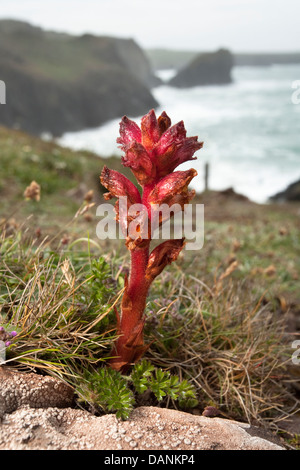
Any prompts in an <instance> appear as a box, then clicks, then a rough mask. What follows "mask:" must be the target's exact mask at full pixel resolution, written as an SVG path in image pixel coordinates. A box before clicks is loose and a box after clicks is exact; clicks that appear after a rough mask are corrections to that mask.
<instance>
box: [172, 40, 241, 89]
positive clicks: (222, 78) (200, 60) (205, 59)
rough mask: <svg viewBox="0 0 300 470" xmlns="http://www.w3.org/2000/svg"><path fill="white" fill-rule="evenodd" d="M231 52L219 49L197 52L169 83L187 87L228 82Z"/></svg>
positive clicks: (231, 63)
mask: <svg viewBox="0 0 300 470" xmlns="http://www.w3.org/2000/svg"><path fill="white" fill-rule="evenodd" d="M232 66H233V56H232V54H231V53H230V52H229V51H227V50H225V49H220V50H218V51H217V52H213V53H206V54H199V55H198V56H197V57H196V58H194V59H193V60H192V62H191V63H190V64H189V65H187V66H186V67H185V68H183V69H182V70H180V71H179V72H178V74H177V75H175V77H173V78H172V79H171V80H170V81H169V85H171V86H175V87H179V88H187V87H194V86H198V85H222V84H226V83H230V82H231V81H232V80H231V68H232Z"/></svg>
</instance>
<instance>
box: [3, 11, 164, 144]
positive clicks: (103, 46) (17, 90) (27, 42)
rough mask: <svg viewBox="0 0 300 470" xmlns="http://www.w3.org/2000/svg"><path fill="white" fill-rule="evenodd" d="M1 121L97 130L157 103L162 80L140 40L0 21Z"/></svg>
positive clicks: (30, 127) (38, 128)
mask: <svg viewBox="0 0 300 470" xmlns="http://www.w3.org/2000/svg"><path fill="white" fill-rule="evenodd" d="M0 80H2V81H4V82H5V84H6V104H5V105H1V106H0V123H1V124H3V125H6V126H7V127H15V128H20V129H22V130H25V131H27V132H30V133H32V134H36V135H39V134H41V133H43V132H48V133H51V134H53V135H54V136H59V135H61V134H63V133H64V132H66V131H76V130H80V129H84V128H89V127H95V126H99V125H101V124H103V123H104V122H106V121H108V120H110V119H113V118H116V117H121V116H122V115H124V114H128V115H131V116H137V115H140V114H144V113H145V112H147V111H148V110H149V109H151V108H153V107H156V106H157V102H156V101H155V99H154V98H153V96H152V94H151V92H150V89H149V88H150V86H154V85H156V84H157V83H158V82H157V81H158V79H157V78H156V77H155V76H154V75H153V74H152V72H151V69H150V65H149V62H148V60H147V58H146V56H145V55H144V53H143V52H142V50H141V49H140V48H139V46H138V45H137V44H136V43H135V42H134V41H133V40H130V39H129V40H126V39H116V38H110V37H97V36H93V35H87V34H86V35H83V36H80V37H77V36H71V35H67V34H59V33H51V32H47V31H43V30H42V29H41V28H37V27H33V26H31V25H29V24H27V23H23V22H19V21H8V20H2V21H0Z"/></svg>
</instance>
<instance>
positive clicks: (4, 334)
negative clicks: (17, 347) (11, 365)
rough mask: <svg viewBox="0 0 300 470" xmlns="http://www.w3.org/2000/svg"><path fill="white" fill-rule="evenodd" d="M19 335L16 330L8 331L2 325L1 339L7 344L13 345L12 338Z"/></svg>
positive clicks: (0, 328) (0, 330) (0, 329)
mask: <svg viewBox="0 0 300 470" xmlns="http://www.w3.org/2000/svg"><path fill="white" fill-rule="evenodd" d="M15 336H17V332H16V331H10V332H8V331H6V330H5V329H4V327H3V326H0V341H3V342H4V344H5V346H6V347H8V346H10V345H11V340H12V339H13V338H14V337H15Z"/></svg>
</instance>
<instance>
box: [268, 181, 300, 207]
mask: <svg viewBox="0 0 300 470" xmlns="http://www.w3.org/2000/svg"><path fill="white" fill-rule="evenodd" d="M270 200H271V201H279V202H284V201H300V180H298V181H296V182H295V183H292V184H290V185H289V186H288V187H287V188H286V189H285V190H284V191H281V192H279V193H277V194H275V195H274V196H271V197H270Z"/></svg>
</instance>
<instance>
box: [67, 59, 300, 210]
mask: <svg viewBox="0 0 300 470" xmlns="http://www.w3.org/2000/svg"><path fill="white" fill-rule="evenodd" d="M157 74H158V76H160V78H161V79H162V80H163V84H162V85H160V86H158V87H156V88H154V89H153V90H152V93H153V95H154V97H155V98H156V100H157V102H158V103H159V108H158V109H156V114H157V115H159V114H160V113H161V112H162V111H166V113H167V114H168V115H169V116H170V118H171V120H172V123H173V124H175V123H176V122H178V121H180V120H183V121H184V123H185V127H186V130H187V136H194V135H197V136H198V138H199V140H200V141H203V142H204V146H203V149H201V150H199V151H198V152H197V153H196V156H197V157H198V158H197V160H194V161H190V162H186V163H184V164H182V165H181V166H180V167H178V169H179V170H180V169H187V168H190V167H191V166H193V167H194V168H196V170H197V171H198V176H197V177H196V178H195V179H194V180H193V181H192V183H191V187H193V188H194V189H196V190H197V191H199V192H201V191H202V190H203V189H204V171H205V170H204V168H205V164H206V163H208V164H209V179H208V185H209V189H212V190H224V189H227V188H233V189H234V190H235V191H236V192H238V193H240V194H243V195H245V196H247V197H248V198H250V199H251V200H253V201H255V202H258V203H267V202H268V201H269V197H270V196H272V195H274V194H275V193H277V192H279V191H282V190H284V189H285V188H286V187H287V186H288V185H289V184H291V183H293V182H295V181H297V180H299V179H300V65H273V66H270V67H234V68H233V71H232V78H233V81H232V83H231V84H229V85H222V86H199V87H193V88H186V89H178V88H174V87H170V86H168V85H167V81H168V79H170V78H171V77H172V76H173V75H174V74H175V71H174V70H161V71H159V72H157ZM297 87H298V88H297ZM297 90H298V91H297ZM128 117H130V118H132V116H130V115H129V116H128ZM140 117H141V116H140ZM140 117H135V118H132V119H134V120H135V121H136V122H138V123H139V121H140ZM120 118H121V116H120ZM120 118H119V119H115V120H112V121H109V122H107V123H106V124H105V125H102V126H100V127H98V128H94V129H85V130H82V131H79V132H68V133H66V134H64V135H63V136H62V137H61V138H60V139H58V142H59V143H60V144H61V145H64V146H67V147H70V148H73V149H75V150H82V149H85V150H92V151H93V152H96V153H97V154H99V155H101V156H102V157H108V156H111V155H119V156H121V151H120V149H119V148H118V146H117V144H116V138H117V136H118V132H119V122H120Z"/></svg>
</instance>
